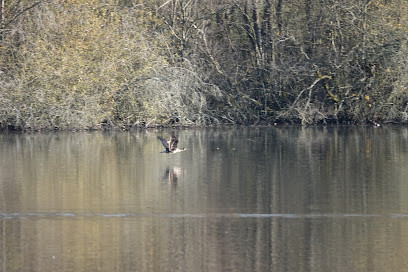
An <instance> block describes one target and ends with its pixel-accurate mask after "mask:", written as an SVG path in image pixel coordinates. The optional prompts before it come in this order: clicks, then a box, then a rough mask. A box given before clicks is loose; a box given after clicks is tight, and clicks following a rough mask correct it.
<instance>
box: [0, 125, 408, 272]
mask: <svg viewBox="0 0 408 272" xmlns="http://www.w3.org/2000/svg"><path fill="white" fill-rule="evenodd" d="M170 134H171V130H150V131H140V132H132V133H131V132H123V133H100V132H95V133H86V132H83V133H47V134H41V133H38V134H0V271H41V272H47V271H53V272H54V271H160V272H161V271H324V272H326V271H370V272H372V271H381V272H384V271H408V258H407V256H408V129H407V128H406V127H380V128H371V127H365V128H362V127H360V128H350V127H334V128H331V127H327V128H301V127H289V128H287V127H285V128H279V127H276V128H275V127H274V128H233V129H226V128H225V129H197V130H177V131H176V135H177V136H178V137H179V139H180V143H179V146H180V147H186V148H188V150H187V151H185V152H181V153H177V154H163V153H160V151H162V150H163V147H162V146H161V143H160V141H159V140H157V136H158V135H160V136H165V137H168V136H169V135H170Z"/></svg>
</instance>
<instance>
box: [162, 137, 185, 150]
mask: <svg viewBox="0 0 408 272" xmlns="http://www.w3.org/2000/svg"><path fill="white" fill-rule="evenodd" d="M157 138H158V139H159V140H160V141H161V143H162V145H163V146H164V148H166V150H165V151H163V152H161V153H178V152H181V151H185V150H186V149H185V148H180V149H179V148H177V144H178V139H177V138H176V136H174V135H172V136H171V139H170V140H169V141H167V140H166V139H164V138H162V137H160V136H157Z"/></svg>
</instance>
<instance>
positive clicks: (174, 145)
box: [170, 135, 178, 151]
mask: <svg viewBox="0 0 408 272" xmlns="http://www.w3.org/2000/svg"><path fill="white" fill-rule="evenodd" d="M177 144H178V139H177V138H176V136H174V135H173V136H171V139H170V150H171V151H174V150H176V149H177Z"/></svg>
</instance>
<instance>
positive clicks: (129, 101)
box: [0, 0, 408, 130]
mask: <svg viewBox="0 0 408 272" xmlns="http://www.w3.org/2000/svg"><path fill="white" fill-rule="evenodd" d="M0 4H1V11H0V126H1V128H3V129H4V128H13V129H23V130H25V129H53V128H58V129H84V128H85V129H94V128H101V127H116V128H131V127H134V126H155V125H173V124H180V125H211V124H226V123H228V124H231V123H232V124H262V123H270V122H295V123H302V124H315V123H329V122H332V123H344V122H353V123H356V122H358V123H365V122H397V123H402V122H407V121H408V95H407V94H408V92H407V87H408V81H407V77H408V68H407V67H408V57H407V56H408V49H407V46H408V45H407V43H406V41H407V38H408V35H407V34H408V29H407V25H408V10H407V9H408V1H407V0H390V1H383V0H364V1H361V0H351V1H333V0H302V1H294V0H293V1H292V0H290V1H282V0H225V1H213V0H157V1H152V0H144V1H143V0H116V1H107V0H64V1H58V0H38V1H28V0H10V1H1V2H0Z"/></svg>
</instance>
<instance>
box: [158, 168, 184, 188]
mask: <svg viewBox="0 0 408 272" xmlns="http://www.w3.org/2000/svg"><path fill="white" fill-rule="evenodd" d="M182 171H183V170H182V169H181V168H180V167H167V168H166V170H165V172H164V176H163V180H166V181H167V183H168V184H171V185H173V187H175V188H176V187H177V182H178V177H179V176H180V175H181V174H182Z"/></svg>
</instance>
